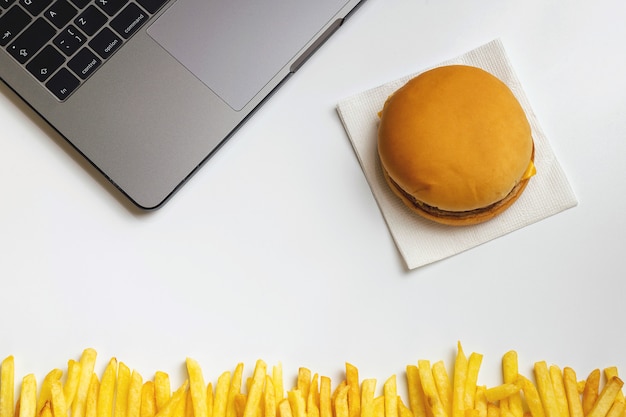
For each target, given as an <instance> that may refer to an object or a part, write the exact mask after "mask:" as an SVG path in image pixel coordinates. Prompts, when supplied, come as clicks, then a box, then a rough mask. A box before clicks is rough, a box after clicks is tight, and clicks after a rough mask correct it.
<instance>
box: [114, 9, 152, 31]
mask: <svg viewBox="0 0 626 417" xmlns="http://www.w3.org/2000/svg"><path fill="white" fill-rule="evenodd" d="M147 20H148V15H147V14H146V12H144V11H143V10H141V9H140V8H139V6H137V5H136V4H134V3H130V4H129V5H128V6H126V8H125V9H124V10H122V11H121V12H120V13H119V14H118V15H117V17H116V18H115V19H113V20H112V21H111V27H112V28H113V29H114V30H115V31H116V32H117V33H119V34H120V36H122V37H123V38H124V39H128V38H130V37H131V36H133V34H134V33H135V32H137V30H139V28H140V27H141V26H143V24H144V23H146V21H147Z"/></svg>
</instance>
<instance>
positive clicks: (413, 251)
mask: <svg viewBox="0 0 626 417" xmlns="http://www.w3.org/2000/svg"><path fill="white" fill-rule="evenodd" d="M449 64H465V65H472V66H476V67H480V68H482V69H484V70H486V71H488V72H490V73H492V74H493V75H495V76H496V77H498V78H499V79H500V80H502V81H503V82H505V83H506V84H507V85H508V86H509V88H510V89H511V90H512V91H513V93H514V94H515V96H516V97H517V99H518V100H519V102H520V104H521V105H522V107H523V108H524V110H525V112H526V115H527V117H528V120H529V122H530V125H531V129H532V135H533V139H534V141H535V165H536V167H537V174H536V175H535V176H534V177H533V178H531V180H530V182H529V183H528V186H527V187H526V190H525V191H524V193H523V194H522V195H521V196H520V198H519V199H518V200H517V201H516V202H515V203H514V204H513V206H511V207H510V208H509V209H508V210H506V211H505V212H504V213H502V214H500V215H499V216H497V217H496V218H494V219H492V220H490V221H488V222H486V223H482V224H478V225H474V226H460V227H454V226H445V225H440V224H437V223H434V222H431V221H429V220H426V219H423V218H421V217H420V216H418V215H417V214H415V213H413V212H412V211H410V210H409V209H408V208H407V207H405V206H404V204H403V203H402V202H401V201H400V199H398V198H397V197H396V196H395V194H393V192H392V191H391V190H390V189H389V187H388V186H387V183H386V182H385V179H384V177H383V173H382V169H381V166H380V162H379V159H378V152H377V144H376V142H377V129H378V112H379V111H380V110H381V109H382V107H383V104H384V102H385V100H386V99H387V97H388V96H389V95H391V94H392V93H393V92H394V91H395V90H397V89H398V88H400V87H401V86H402V85H404V84H405V83H406V82H407V81H408V80H409V79H411V78H412V77H414V76H415V75H417V74H412V75H408V76H406V77H403V78H401V79H398V80H396V81H392V82H390V83H387V84H384V85H382V86H379V87H377V88H373V89H371V90H368V91H365V92H363V93H361V94H357V95H356V96H353V97H351V98H347V99H345V100H342V101H341V102H340V103H339V104H338V106H337V112H338V114H339V117H340V118H341V121H342V123H343V125H344V128H345V130H346V132H347V134H348V137H349V138H350V141H351V142H352V146H353V148H354V151H355V153H356V156H357V158H358V160H359V163H360V164H361V168H362V169H363V172H364V174H365V177H366V179H367V181H368V183H369V185H370V188H371V189H372V193H373V194H374V198H375V199H376V201H377V203H378V206H379V207H380V210H381V212H382V214H383V217H384V218H385V221H386V223H387V226H388V228H389V231H390V232H391V235H392V237H393V239H394V241H395V243H396V246H397V247H398V250H399V251H400V253H401V254H402V257H403V258H404V260H405V262H406V265H407V267H408V268H409V269H414V268H418V267H420V266H423V265H426V264H429V263H432V262H435V261H438V260H441V259H444V258H447V257H450V256H452V255H455V254H457V253H460V252H463V251H465V250H467V249H470V248H473V247H476V246H478V245H480V244H482V243H485V242H487V241H489V240H492V239H495V238H497V237H500V236H502V235H504V234H507V233H510V232H512V231H514V230H517V229H520V228H522V227H524V226H527V225H529V224H532V223H534V222H537V221H539V220H542V219H545V218H546V217H549V216H552V215H554V214H557V213H559V212H561V211H563V210H566V209H568V208H571V207H574V206H576V205H577V203H578V202H577V200H576V196H575V194H574V192H573V190H572V188H571V187H570V184H569V182H568V180H567V177H566V176H565V173H564V172H563V169H562V168H561V166H560V164H559V162H558V160H557V159H556V156H555V155H554V152H553V150H552V148H551V147H550V143H549V142H548V139H547V138H546V136H545V134H544V132H543V130H542V129H541V126H540V125H539V122H538V120H537V117H536V116H535V114H534V113H533V111H532V109H531V107H530V103H529V102H528V99H527V98H526V95H525V94H524V91H523V89H522V86H521V84H520V82H519V80H518V79H517V76H516V75H515V73H514V71H513V68H512V67H511V63H510V62H509V60H508V58H507V56H506V52H505V50H504V47H503V45H502V43H501V42H500V40H498V39H496V40H494V41H491V42H490V43H488V44H486V45H483V46H481V47H479V48H477V49H474V50H472V51H469V52H467V53H466V54H464V55H462V56H459V57H457V58H456V59H452V60H450V61H447V62H444V63H442V64H441V65H449Z"/></svg>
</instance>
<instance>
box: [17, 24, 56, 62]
mask: <svg viewBox="0 0 626 417" xmlns="http://www.w3.org/2000/svg"><path fill="white" fill-rule="evenodd" d="M55 33H56V30H55V29H54V27H52V25H51V24H50V23H48V22H46V21H45V20H44V18H43V17H40V18H39V19H37V20H35V21H34V22H33V24H32V25H30V26H29V27H28V28H27V29H26V30H25V31H24V32H22V34H21V35H20V36H18V37H17V39H16V40H15V42H13V43H12V44H11V45H10V46H9V48H8V51H9V53H10V54H11V55H12V56H13V58H15V59H16V60H17V61H18V62H19V63H21V64H24V63H26V61H28V60H29V59H30V58H32V56H33V55H35V53H37V51H38V50H39V49H41V47H42V46H44V45H45V44H46V43H47V42H48V41H49V40H50V39H52V37H53V36H54V35H55Z"/></svg>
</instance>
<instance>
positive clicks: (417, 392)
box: [406, 365, 428, 417]
mask: <svg viewBox="0 0 626 417" xmlns="http://www.w3.org/2000/svg"><path fill="white" fill-rule="evenodd" d="M406 378H407V385H408V387H407V388H408V391H409V407H410V408H411V411H412V412H413V416H414V417H427V416H428V413H427V407H426V400H425V399H424V390H423V389H422V381H421V380H420V374H419V369H417V366H415V365H408V366H407V367H406Z"/></svg>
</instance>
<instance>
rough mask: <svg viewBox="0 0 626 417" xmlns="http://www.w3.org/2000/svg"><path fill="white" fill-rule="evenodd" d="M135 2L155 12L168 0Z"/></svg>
mask: <svg viewBox="0 0 626 417" xmlns="http://www.w3.org/2000/svg"><path fill="white" fill-rule="evenodd" d="M137 2H138V3H139V4H140V5H141V6H142V7H143V8H144V9H146V10H147V11H148V13H151V14H155V13H156V12H157V11H158V10H159V9H160V8H161V7H162V6H163V5H164V4H165V3H167V2H168V0H137Z"/></svg>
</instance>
